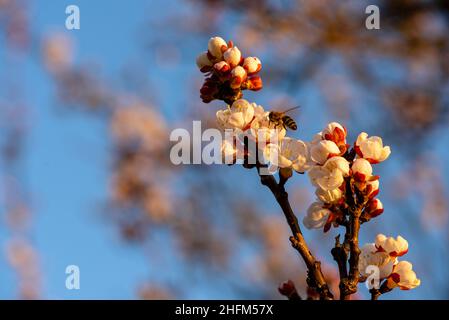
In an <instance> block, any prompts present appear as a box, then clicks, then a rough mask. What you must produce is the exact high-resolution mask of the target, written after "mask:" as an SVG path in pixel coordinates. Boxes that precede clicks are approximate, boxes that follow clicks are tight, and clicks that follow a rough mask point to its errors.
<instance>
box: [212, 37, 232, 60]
mask: <svg viewBox="0 0 449 320" xmlns="http://www.w3.org/2000/svg"><path fill="white" fill-rule="evenodd" d="M207 48H208V51H209V54H210V55H211V56H212V57H213V58H215V59H216V60H219V59H221V58H222V57H223V51H224V50H226V49H227V48H228V46H227V45H226V41H224V40H223V38H221V37H213V38H210V40H209V43H208V45H207Z"/></svg>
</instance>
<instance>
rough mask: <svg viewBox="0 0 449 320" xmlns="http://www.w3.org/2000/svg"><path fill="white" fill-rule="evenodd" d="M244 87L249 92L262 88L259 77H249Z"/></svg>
mask: <svg viewBox="0 0 449 320" xmlns="http://www.w3.org/2000/svg"><path fill="white" fill-rule="evenodd" d="M246 86H247V89H249V90H251V91H259V90H260V89H262V87H263V83H262V78H261V77H259V76H252V77H249V78H248V81H247V82H246Z"/></svg>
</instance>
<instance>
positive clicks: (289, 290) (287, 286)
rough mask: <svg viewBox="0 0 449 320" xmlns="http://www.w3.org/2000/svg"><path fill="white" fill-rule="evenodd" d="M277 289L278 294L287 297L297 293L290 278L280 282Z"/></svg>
mask: <svg viewBox="0 0 449 320" xmlns="http://www.w3.org/2000/svg"><path fill="white" fill-rule="evenodd" d="M278 290H279V293H280V294H282V295H283V296H286V297H287V298H291V297H292V296H293V295H295V294H296V295H297V294H298V293H297V291H296V288H295V284H294V283H293V281H292V280H288V281H285V282H282V283H281V284H280V286H279V288H278Z"/></svg>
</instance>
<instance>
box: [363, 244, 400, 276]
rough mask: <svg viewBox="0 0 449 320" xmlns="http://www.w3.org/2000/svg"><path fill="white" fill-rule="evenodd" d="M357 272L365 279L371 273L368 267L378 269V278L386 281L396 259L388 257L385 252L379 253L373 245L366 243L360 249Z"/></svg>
mask: <svg viewBox="0 0 449 320" xmlns="http://www.w3.org/2000/svg"><path fill="white" fill-rule="evenodd" d="M360 251H361V253H360V257H359V272H360V274H361V275H362V276H364V277H366V276H369V275H370V274H371V272H372V271H370V270H369V269H368V267H369V266H376V267H378V268H379V278H380V279H386V278H387V277H388V276H390V274H391V273H392V272H393V267H394V265H395V264H396V263H397V259H396V258H393V257H391V256H389V255H388V254H387V253H385V252H379V251H378V250H377V248H376V246H375V244H374V243H367V244H365V245H364V246H363V247H362V248H361V249H360Z"/></svg>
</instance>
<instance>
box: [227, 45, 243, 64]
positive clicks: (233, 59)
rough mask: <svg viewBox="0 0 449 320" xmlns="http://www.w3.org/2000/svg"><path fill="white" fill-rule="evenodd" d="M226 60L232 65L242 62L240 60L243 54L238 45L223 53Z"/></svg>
mask: <svg viewBox="0 0 449 320" xmlns="http://www.w3.org/2000/svg"><path fill="white" fill-rule="evenodd" d="M223 58H224V60H225V61H226V62H227V63H229V65H230V66H231V67H235V66H237V65H238V64H240V60H241V59H242V54H241V52H240V50H239V48H237V47H232V48H229V49H228V50H226V51H225V52H224V53H223Z"/></svg>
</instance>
